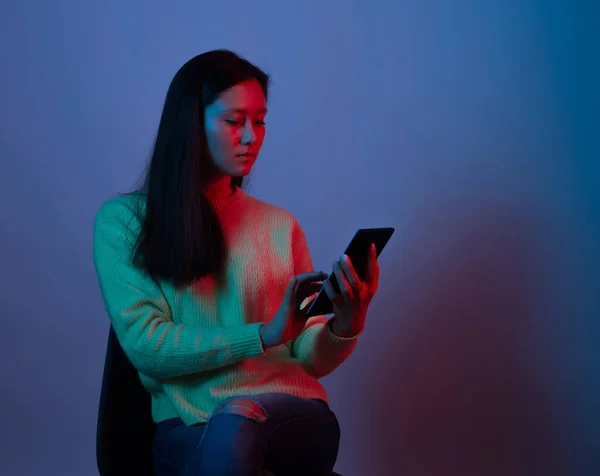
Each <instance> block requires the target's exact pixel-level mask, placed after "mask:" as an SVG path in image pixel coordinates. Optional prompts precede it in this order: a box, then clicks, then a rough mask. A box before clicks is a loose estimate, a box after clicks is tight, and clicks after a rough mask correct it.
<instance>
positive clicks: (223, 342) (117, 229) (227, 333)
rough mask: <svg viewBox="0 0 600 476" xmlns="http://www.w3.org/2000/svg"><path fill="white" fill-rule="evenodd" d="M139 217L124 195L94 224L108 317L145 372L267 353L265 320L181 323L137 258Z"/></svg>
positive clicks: (186, 369)
mask: <svg viewBox="0 0 600 476" xmlns="http://www.w3.org/2000/svg"><path fill="white" fill-rule="evenodd" d="M135 223H137V217H136V216H135V214H134V213H133V211H132V210H131V209H130V208H129V206H128V205H127V204H125V203H122V202H120V201H118V200H114V201H110V202H107V203H105V204H104V205H103V206H102V207H101V208H100V210H99V211H98V213H97V215H96V219H95V223H94V264H95V267H96V273H97V276H98V282H99V285H100V289H101V292H102V297H103V299H104V303H105V306H106V310H107V312H108V316H109V318H110V321H111V323H112V326H113V328H114V330H115V333H116V335H117V338H118V340H119V343H120V344H121V347H122V348H123V351H124V352H125V354H126V355H127V357H128V358H129V360H130V361H131V363H132V364H133V366H134V367H135V368H136V369H137V370H138V371H140V372H141V373H143V374H145V375H147V376H148V377H151V378H156V379H169V378H174V377H179V376H181V375H185V374H192V373H197V372H203V371H206V370H213V369H216V368H218V367H223V366H226V365H229V364H232V363H234V362H237V361H240V360H244V359H249V358H252V357H255V356H257V355H260V354H262V353H263V352H264V350H263V347H262V343H261V340H260V334H259V328H260V325H261V324H260V323H255V324H247V325H240V326H233V327H222V328H200V327H194V326H188V325H184V324H175V323H174V322H173V320H172V318H171V311H170V309H169V305H168V303H167V301H166V299H165V297H164V295H163V293H162V290H161V289H160V287H159V286H158V285H157V284H156V283H155V282H154V280H152V279H151V278H150V277H149V276H147V275H146V274H145V273H144V272H143V271H142V270H141V269H139V268H137V267H135V266H134V265H133V263H132V250H133V245H134V243H135V240H136V236H137V235H136V232H135V231H133V228H135V227H133V226H132V224H135Z"/></svg>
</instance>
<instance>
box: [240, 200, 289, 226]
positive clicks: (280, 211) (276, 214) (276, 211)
mask: <svg viewBox="0 0 600 476" xmlns="http://www.w3.org/2000/svg"><path fill="white" fill-rule="evenodd" d="M249 202H251V203H252V205H253V206H255V207H257V208H260V209H261V212H262V214H263V215H264V216H268V217H269V218H271V219H272V220H274V221H275V222H277V223H280V224H281V223H284V224H288V225H289V226H291V227H294V226H297V224H298V220H297V219H296V216H295V215H294V214H293V213H292V212H291V211H290V210H288V209H287V208H285V207H283V206H280V205H274V204H273V203H269V202H266V201H264V200H261V199H258V198H256V197H250V196H249Z"/></svg>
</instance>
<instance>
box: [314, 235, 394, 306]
mask: <svg viewBox="0 0 600 476" xmlns="http://www.w3.org/2000/svg"><path fill="white" fill-rule="evenodd" d="M394 231H395V229H394V228H391V227H389V228H360V229H358V230H357V231H356V233H355V234H354V236H353V237H352V239H351V240H350V244H349V245H348V246H347V247H346V251H345V252H344V254H346V255H348V257H349V258H350V261H351V262H352V266H353V267H354V270H355V271H356V274H357V275H358V277H359V278H360V280H361V281H362V280H363V279H364V278H365V274H366V272H367V263H368V258H369V246H371V243H375V249H376V251H377V257H379V255H380V254H381V251H382V250H383V248H385V245H387V243H388V241H389V240H390V238H391V237H392V235H393V234H394ZM329 282H330V283H331V286H332V287H333V289H334V290H335V292H336V293H339V292H340V285H339V283H338V281H337V278H336V277H335V273H334V272H333V271H332V272H331V274H330V275H329ZM331 313H333V304H332V303H331V300H330V299H329V296H327V293H326V292H325V289H321V291H320V292H319V294H318V296H317V297H316V298H315V299H314V300H313V301H312V302H311V303H310V304H309V305H308V309H307V311H306V317H313V316H321V315H324V314H331Z"/></svg>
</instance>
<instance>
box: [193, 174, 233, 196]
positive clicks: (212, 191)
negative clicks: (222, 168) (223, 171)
mask: <svg viewBox="0 0 600 476" xmlns="http://www.w3.org/2000/svg"><path fill="white" fill-rule="evenodd" d="M201 189H202V193H203V194H204V196H205V197H206V198H208V199H209V200H219V199H223V198H227V197H229V196H231V194H232V193H233V187H231V177H230V176H229V175H225V176H224V177H221V178H219V179H218V180H215V181H213V182H210V183H208V184H206V185H204V186H202V187H201Z"/></svg>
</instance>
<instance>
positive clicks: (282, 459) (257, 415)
mask: <svg viewBox="0 0 600 476" xmlns="http://www.w3.org/2000/svg"><path fill="white" fill-rule="evenodd" d="M339 440H340V427H339V424H338V421H337V418H336V416H335V414H334V413H333V412H332V411H331V410H330V408H329V406H328V405H327V403H325V402H324V401H322V400H312V399H305V398H299V397H295V396H292V395H286V394H279V393H266V394H261V395H253V396H240V397H233V398H230V399H228V400H226V401H224V402H223V403H221V404H220V405H219V406H218V407H217V408H216V409H215V411H214V413H213V415H212V416H211V417H210V419H209V420H208V422H207V423H203V424H198V425H192V426H189V427H188V426H186V425H185V424H184V423H183V422H182V421H181V419H179V418H173V419H170V420H166V421H163V422H161V423H160V424H159V425H158V428H157V431H156V436H155V437H154V444H153V453H154V466H155V469H156V475H157V476H221V475H223V476H224V475H232V476H259V475H260V474H261V473H262V471H263V470H268V471H270V472H271V473H274V474H275V475H276V476H307V475H311V476H321V475H322V476H330V475H331V472H332V471H333V467H334V465H335V461H336V458H337V454H338V446H339Z"/></svg>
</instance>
